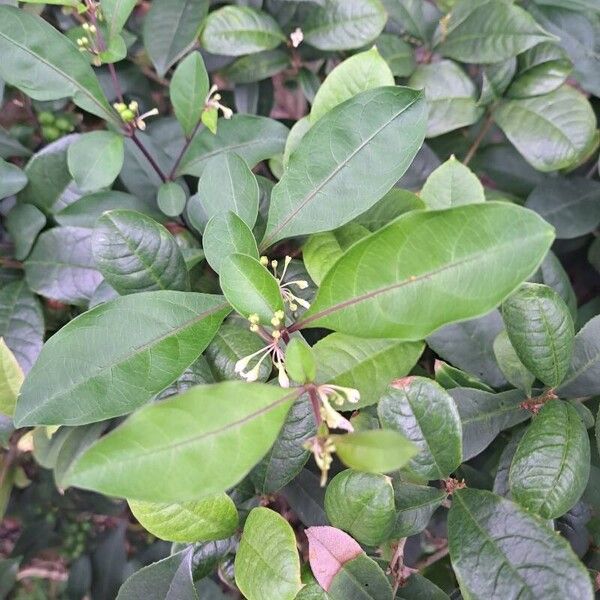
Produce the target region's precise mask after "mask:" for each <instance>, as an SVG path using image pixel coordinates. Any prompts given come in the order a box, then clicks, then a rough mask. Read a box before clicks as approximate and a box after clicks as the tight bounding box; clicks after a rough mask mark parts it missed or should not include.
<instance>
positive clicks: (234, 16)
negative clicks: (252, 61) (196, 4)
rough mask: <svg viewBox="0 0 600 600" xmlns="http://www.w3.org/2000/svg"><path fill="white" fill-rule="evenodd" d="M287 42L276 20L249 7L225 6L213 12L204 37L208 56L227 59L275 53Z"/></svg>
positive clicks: (202, 40) (205, 28) (203, 32)
mask: <svg viewBox="0 0 600 600" xmlns="http://www.w3.org/2000/svg"><path fill="white" fill-rule="evenodd" d="M284 41H285V36H284V35H283V31H281V29H280V28H279V25H278V24H277V21H275V19H273V17H271V16H270V15H269V14H267V13H265V12H262V11H260V10H255V9H253V8H250V7H248V6H223V7H222V8H219V9H217V10H215V11H213V12H211V13H210V14H209V15H208V18H207V19H206V23H205V25H204V28H203V30H202V36H201V42H202V46H203V47H204V48H205V49H206V50H207V51H208V52H211V53H212V54H224V55H226V56H242V55H243V54H252V53H254V52H260V51H261V50H272V49H273V48H276V47H277V46H279V44H281V43H282V42H284Z"/></svg>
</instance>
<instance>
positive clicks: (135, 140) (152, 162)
mask: <svg viewBox="0 0 600 600" xmlns="http://www.w3.org/2000/svg"><path fill="white" fill-rule="evenodd" d="M130 138H131V140H132V141H133V143H134V144H135V145H136V146H137V147H138V148H139V149H140V152H141V153H142V154H143V155H144V156H145V157H146V159H147V160H148V162H149V163H150V166H151V167H152V168H153V169H154V170H155V171H156V174H157V175H158V176H159V177H160V178H161V179H162V181H163V183H165V182H166V181H169V178H168V177H167V176H166V175H165V174H164V172H163V170H162V169H161V168H160V167H159V166H158V163H157V162H156V161H155V160H154V158H153V157H152V155H151V154H150V152H148V149H147V148H146V146H144V144H143V142H142V140H140V139H139V138H138V136H137V135H136V133H135V129H132V130H131V133H130Z"/></svg>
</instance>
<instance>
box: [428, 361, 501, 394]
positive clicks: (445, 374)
mask: <svg viewBox="0 0 600 600" xmlns="http://www.w3.org/2000/svg"><path fill="white" fill-rule="evenodd" d="M433 368H434V373H435V380H436V381H437V382H438V383H439V384H440V385H441V386H442V387H443V388H444V389H446V390H452V389H454V388H457V387H467V388H474V389H476V390H484V391H486V392H493V391H494V390H493V389H492V388H491V387H490V386H489V385H487V384H486V383H484V382H483V381H481V380H480V379H477V377H473V376H471V375H469V374H468V373H466V372H465V371H462V370H461V369H457V368H456V367H453V366H452V365H449V364H448V363H445V362H444V361H443V360H439V359H436V360H435V361H434V363H433Z"/></svg>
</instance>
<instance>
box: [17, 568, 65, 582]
mask: <svg viewBox="0 0 600 600" xmlns="http://www.w3.org/2000/svg"><path fill="white" fill-rule="evenodd" d="M28 577H36V578H38V579H48V580H49V581H67V579H69V574H68V573H65V572H64V571H57V570H53V569H44V568H42V567H27V568H25V569H22V570H21V571H19V572H18V573H17V581H21V580H23V579H27V578H28Z"/></svg>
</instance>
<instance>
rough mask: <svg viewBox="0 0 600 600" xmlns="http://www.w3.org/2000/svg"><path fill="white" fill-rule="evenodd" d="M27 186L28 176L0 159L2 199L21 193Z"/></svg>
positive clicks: (0, 194) (0, 196) (0, 193)
mask: <svg viewBox="0 0 600 600" xmlns="http://www.w3.org/2000/svg"><path fill="white" fill-rule="evenodd" d="M26 185H27V175H26V174H25V173H24V172H23V171H21V169H19V167H17V166H16V165H13V164H12V163H9V162H6V161H5V160H3V159H2V158H0V198H7V197H8V196H12V195H13V194H16V193H17V192H20V191H21V190H22V189H23V188H24V187H25V186H26Z"/></svg>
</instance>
